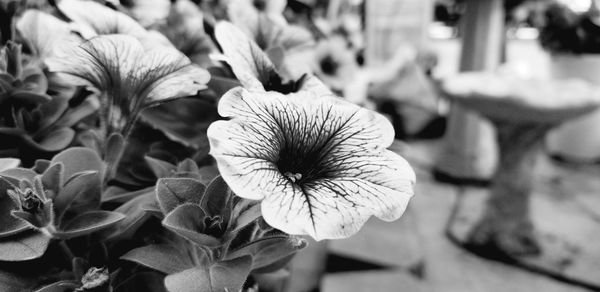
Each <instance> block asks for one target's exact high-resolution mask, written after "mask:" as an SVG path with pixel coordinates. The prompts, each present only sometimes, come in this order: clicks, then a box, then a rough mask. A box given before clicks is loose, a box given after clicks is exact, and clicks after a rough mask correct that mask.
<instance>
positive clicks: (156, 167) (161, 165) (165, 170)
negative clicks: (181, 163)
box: [144, 156, 176, 178]
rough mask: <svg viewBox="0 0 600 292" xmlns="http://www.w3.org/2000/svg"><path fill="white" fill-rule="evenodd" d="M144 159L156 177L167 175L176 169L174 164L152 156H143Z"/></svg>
mask: <svg viewBox="0 0 600 292" xmlns="http://www.w3.org/2000/svg"><path fill="white" fill-rule="evenodd" d="M144 160H146V163H147V164H148V166H150V169H151V170H152V172H153V173H154V175H155V176H156V177H157V178H163V177H169V176H171V175H173V172H174V171H175V169H176V166H175V165H173V164H171V163H169V162H166V161H164V160H160V159H157V158H154V157H150V156H145V157H144Z"/></svg>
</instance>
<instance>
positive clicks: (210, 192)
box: [200, 176, 232, 218]
mask: <svg viewBox="0 0 600 292" xmlns="http://www.w3.org/2000/svg"><path fill="white" fill-rule="evenodd" d="M231 195H232V193H231V190H230V189H229V187H228V186H227V183H225V181H224V180H223V178H222V177H221V176H218V177H216V178H215V179H214V180H213V181H212V182H211V183H210V184H209V185H208V187H207V188H206V192H205V193H204V196H203V197H202V202H201V203H200V206H202V209H204V210H205V211H206V213H208V215H209V216H217V215H220V216H222V217H223V218H229V215H230V214H231V206H230V205H231V204H230V202H231V201H230V198H231Z"/></svg>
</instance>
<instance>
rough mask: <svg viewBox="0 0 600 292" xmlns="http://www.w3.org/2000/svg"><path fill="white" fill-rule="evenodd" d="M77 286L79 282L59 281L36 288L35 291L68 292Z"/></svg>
mask: <svg viewBox="0 0 600 292" xmlns="http://www.w3.org/2000/svg"><path fill="white" fill-rule="evenodd" d="M79 286H81V283H77V282H74V281H60V282H56V283H52V284H50V285H47V286H44V287H42V288H40V289H38V290H35V292H70V291H73V290H74V289H77V288H79Z"/></svg>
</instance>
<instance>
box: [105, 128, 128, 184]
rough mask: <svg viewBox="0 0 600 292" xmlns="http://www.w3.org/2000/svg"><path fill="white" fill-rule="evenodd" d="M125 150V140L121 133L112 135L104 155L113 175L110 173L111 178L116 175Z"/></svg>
mask: <svg viewBox="0 0 600 292" xmlns="http://www.w3.org/2000/svg"><path fill="white" fill-rule="evenodd" d="M124 150H125V139H124V138H123V136H122V135H121V133H118V132H115V133H112V134H111V135H110V136H109V137H108V139H107V140H106V149H105V155H104V162H106V164H107V169H109V170H110V171H111V172H112V173H109V174H108V175H109V178H111V177H112V176H113V175H115V174H116V171H117V165H118V163H119V161H120V160H121V157H122V156H123V152H124Z"/></svg>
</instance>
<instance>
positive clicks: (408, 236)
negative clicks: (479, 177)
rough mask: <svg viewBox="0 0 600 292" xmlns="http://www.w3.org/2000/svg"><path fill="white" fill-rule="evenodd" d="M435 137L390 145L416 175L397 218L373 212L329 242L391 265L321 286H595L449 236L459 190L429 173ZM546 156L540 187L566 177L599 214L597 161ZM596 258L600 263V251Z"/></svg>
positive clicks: (553, 289) (333, 289) (335, 291)
mask: <svg viewBox="0 0 600 292" xmlns="http://www.w3.org/2000/svg"><path fill="white" fill-rule="evenodd" d="M438 144H439V142H425V143H423V142H419V143H412V144H410V145H406V144H402V143H396V144H395V145H394V146H393V147H392V148H393V149H394V150H395V151H398V152H401V153H404V154H403V155H404V156H405V157H406V158H407V159H408V160H409V161H410V162H411V164H412V165H413V167H414V168H415V170H416V172H417V176H418V180H417V182H418V183H417V187H416V195H415V197H414V198H413V199H412V201H411V203H410V205H409V210H408V211H407V213H405V215H404V216H403V217H402V218H401V219H400V220H398V221H396V222H391V223H388V222H382V221H380V220H377V219H373V220H371V221H369V222H368V223H367V225H366V226H365V227H364V228H363V229H362V230H361V232H360V233H359V234H357V235H355V236H353V237H351V238H348V239H345V240H338V241H332V242H330V243H329V252H330V253H333V254H337V255H343V256H346V257H351V258H355V259H360V260H363V261H367V262H371V263H378V264H381V265H383V266H386V267H388V268H386V269H382V270H370V271H354V272H336V273H330V274H327V275H326V276H325V278H324V280H323V283H322V286H321V291H325V292H342V291H356V292H361V291H365V292H366V291H368V292H374V291H411V292H412V291H415V292H420V291H433V292H438V291H439V292H471V291H472V292H496V291H497V292H500V291H502V292H504V291H514V292H531V291H544V292H583V291H590V290H587V289H583V288H580V287H577V286H573V285H569V284H565V283H562V282H559V281H556V280H553V279H551V278H549V277H546V276H542V275H538V274H534V273H530V272H527V271H524V270H522V269H519V268H515V267H512V266H509V265H505V264H502V263H497V262H493V261H489V260H485V259H481V258H478V257H477V256H474V255H472V254H470V253H468V252H466V251H464V250H463V249H461V248H459V247H457V246H456V245H454V244H453V243H451V242H450V241H449V240H448V239H447V238H446V236H445V235H444V231H445V227H446V224H447V221H448V218H449V216H450V213H451V209H452V207H453V205H454V204H455V201H456V199H457V196H458V195H459V193H458V192H459V189H458V188H456V187H454V186H450V185H446V184H440V183H437V182H435V181H433V180H432V179H431V177H430V175H429V169H430V167H431V165H432V162H433V159H434V157H435V155H436V154H435V152H436V150H437V149H438V148H439V145H438ZM544 163H548V162H542V163H541V165H540V167H539V168H541V169H542V170H541V171H540V172H541V173H540V175H539V177H540V179H539V182H536V185H538V186H536V189H548V184H547V179H549V177H552V179H553V180H557V179H558V180H560V179H561V178H565V179H564V180H563V187H565V186H566V187H568V188H569V189H570V190H573V189H575V190H578V191H577V195H576V196H574V198H573V199H574V200H579V201H581V202H583V204H582V205H585V206H586V207H587V208H589V209H591V210H592V212H594V214H595V213H600V184H599V183H598V182H596V181H595V180H594V179H593V177H594V176H595V175H596V174H597V176H595V177H598V178H600V167H596V166H585V167H580V168H576V167H575V168H573V167H571V168H560V167H559V168H556V167H550V166H549V165H547V164H544ZM553 189H556V188H553ZM562 189H563V191H564V188H562ZM484 191H485V190H484ZM590 194H597V195H590ZM594 206H598V207H599V208H594ZM534 208H535V207H534ZM595 210H598V212H596V211H595ZM594 216H595V215H594ZM565 224H567V225H568V223H565ZM598 225H599V226H600V224H598ZM576 227H577V226H571V227H567V228H576ZM597 244H599V243H598V242H596V243H593V245H594V246H597V247H598V248H597V249H600V245H597ZM300 256H301V255H300ZM597 260H598V262H600V258H598V259H597ZM598 277H600V275H598Z"/></svg>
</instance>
